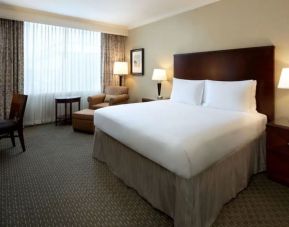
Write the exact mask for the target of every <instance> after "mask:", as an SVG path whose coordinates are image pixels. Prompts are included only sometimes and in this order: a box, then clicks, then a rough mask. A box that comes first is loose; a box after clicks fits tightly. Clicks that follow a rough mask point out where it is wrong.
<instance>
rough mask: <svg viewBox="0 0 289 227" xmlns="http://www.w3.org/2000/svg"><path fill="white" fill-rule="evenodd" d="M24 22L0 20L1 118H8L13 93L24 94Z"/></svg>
mask: <svg viewBox="0 0 289 227" xmlns="http://www.w3.org/2000/svg"><path fill="white" fill-rule="evenodd" d="M23 43H24V42H23V22H21V21H13V20H6V19H1V18H0V118H5V119H6V118H8V117H9V111H10V105H11V100H12V96H13V93H23V71H24V66H23V65H24V56H23Z"/></svg>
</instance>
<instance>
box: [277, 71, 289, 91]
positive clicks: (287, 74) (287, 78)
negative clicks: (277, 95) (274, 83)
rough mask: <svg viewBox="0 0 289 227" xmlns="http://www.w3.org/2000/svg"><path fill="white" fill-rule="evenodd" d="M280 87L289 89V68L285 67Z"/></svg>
mask: <svg viewBox="0 0 289 227" xmlns="http://www.w3.org/2000/svg"><path fill="white" fill-rule="evenodd" d="M278 88H283V89H289V68H283V69H282V73H281V77H280V80H279V84H278Z"/></svg>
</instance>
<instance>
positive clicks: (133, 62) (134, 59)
mask: <svg viewBox="0 0 289 227" xmlns="http://www.w3.org/2000/svg"><path fill="white" fill-rule="evenodd" d="M130 71H131V74H132V75H136V76H142V75H144V48H140V49H134V50H131V51H130Z"/></svg>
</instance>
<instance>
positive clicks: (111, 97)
mask: <svg viewBox="0 0 289 227" xmlns="http://www.w3.org/2000/svg"><path fill="white" fill-rule="evenodd" d="M117 96H118V95H106V96H105V99H104V102H110V100H111V99H113V98H116V97H117Z"/></svg>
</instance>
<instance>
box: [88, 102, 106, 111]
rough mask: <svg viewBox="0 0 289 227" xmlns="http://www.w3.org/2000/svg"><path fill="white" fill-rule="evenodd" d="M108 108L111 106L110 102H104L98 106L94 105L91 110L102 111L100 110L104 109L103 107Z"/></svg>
mask: <svg viewBox="0 0 289 227" xmlns="http://www.w3.org/2000/svg"><path fill="white" fill-rule="evenodd" d="M107 106H109V103H108V102H103V103H98V104H96V105H92V106H91V109H93V110H97V109H100V108H103V107H107Z"/></svg>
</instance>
